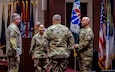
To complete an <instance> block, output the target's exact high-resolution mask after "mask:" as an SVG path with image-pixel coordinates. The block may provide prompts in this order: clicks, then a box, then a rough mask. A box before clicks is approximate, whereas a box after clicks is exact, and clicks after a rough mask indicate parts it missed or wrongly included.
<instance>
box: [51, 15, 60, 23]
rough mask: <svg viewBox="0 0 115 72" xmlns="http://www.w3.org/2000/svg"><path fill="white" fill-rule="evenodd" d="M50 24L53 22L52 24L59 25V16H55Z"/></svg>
mask: <svg viewBox="0 0 115 72" xmlns="http://www.w3.org/2000/svg"><path fill="white" fill-rule="evenodd" d="M52 22H53V24H59V23H61V15H59V14H55V15H54V16H53V17H52Z"/></svg>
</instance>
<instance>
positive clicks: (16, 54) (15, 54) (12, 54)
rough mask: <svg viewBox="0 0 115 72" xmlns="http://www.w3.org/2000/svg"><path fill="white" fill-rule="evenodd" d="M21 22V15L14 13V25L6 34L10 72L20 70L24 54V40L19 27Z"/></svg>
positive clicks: (10, 26) (11, 25) (12, 24)
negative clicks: (21, 57)
mask: <svg viewBox="0 0 115 72" xmlns="http://www.w3.org/2000/svg"><path fill="white" fill-rule="evenodd" d="M20 21H21V19H20V15H19V14H17V13H14V14H13V15H12V23H11V24H10V25H9V27H8V29H7V33H6V39H7V48H6V55H7V56H8V60H9V66H8V72H18V70H19V63H20V55H21V54H22V39H21V33H20V31H19V29H18V27H17V25H18V24H20Z"/></svg>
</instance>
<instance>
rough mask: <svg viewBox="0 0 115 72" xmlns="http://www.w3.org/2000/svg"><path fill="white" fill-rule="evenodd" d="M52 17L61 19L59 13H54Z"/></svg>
mask: <svg viewBox="0 0 115 72" xmlns="http://www.w3.org/2000/svg"><path fill="white" fill-rule="evenodd" d="M52 19H59V20H61V15H59V14H55V15H54V16H53V18H52Z"/></svg>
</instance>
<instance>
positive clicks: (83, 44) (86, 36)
mask: <svg viewBox="0 0 115 72" xmlns="http://www.w3.org/2000/svg"><path fill="white" fill-rule="evenodd" d="M93 37H94V35H93V31H92V29H91V28H83V29H81V30H80V35H79V45H78V51H79V54H80V60H79V62H78V63H79V67H80V72H90V71H91V67H92V57H93Z"/></svg>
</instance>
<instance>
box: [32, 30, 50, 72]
mask: <svg viewBox="0 0 115 72" xmlns="http://www.w3.org/2000/svg"><path fill="white" fill-rule="evenodd" d="M44 41H45V40H44V37H43V35H40V34H39V32H38V33H37V34H36V35H34V37H33V38H32V41H31V49H30V53H31V55H32V57H34V67H35V72H46V69H47V65H48V59H47V47H48V46H46V45H47V42H44Z"/></svg>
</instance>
